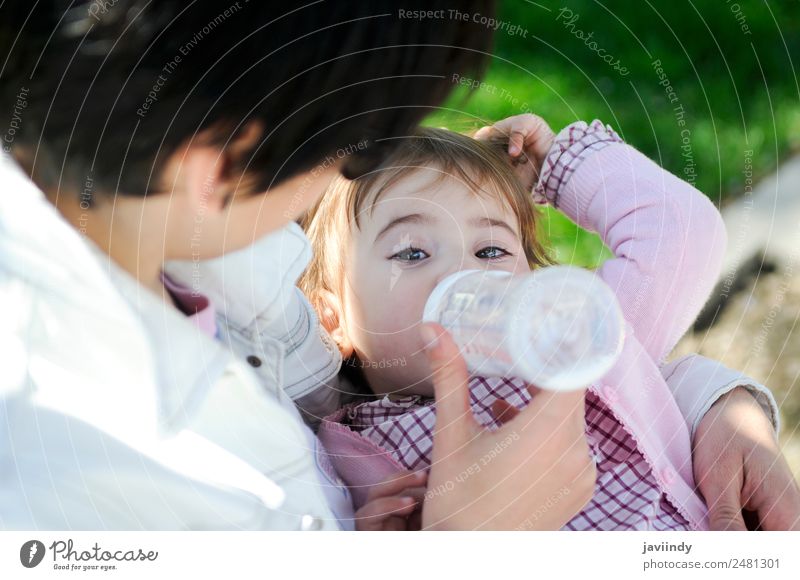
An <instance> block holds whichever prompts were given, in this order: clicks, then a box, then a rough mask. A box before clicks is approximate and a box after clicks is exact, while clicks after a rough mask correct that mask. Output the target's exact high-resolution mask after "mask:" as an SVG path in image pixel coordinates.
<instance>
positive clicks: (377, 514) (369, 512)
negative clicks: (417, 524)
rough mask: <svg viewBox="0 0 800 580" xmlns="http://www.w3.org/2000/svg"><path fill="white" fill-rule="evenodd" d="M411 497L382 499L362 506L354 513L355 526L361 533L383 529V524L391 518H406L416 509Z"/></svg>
mask: <svg viewBox="0 0 800 580" xmlns="http://www.w3.org/2000/svg"><path fill="white" fill-rule="evenodd" d="M417 504H418V502H417V501H416V500H415V499H414V498H413V497H405V496H403V497H398V496H392V497H382V498H379V499H376V500H373V501H370V502H367V503H366V504H364V506H362V507H361V509H359V510H358V511H357V512H356V524H357V526H358V529H359V530H362V531H377V530H381V529H384V523H385V522H387V520H389V519H390V518H392V517H393V516H402V517H405V516H408V515H410V514H411V513H412V512H413V511H414V510H415V509H416V507H417Z"/></svg>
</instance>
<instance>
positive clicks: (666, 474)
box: [661, 469, 675, 485]
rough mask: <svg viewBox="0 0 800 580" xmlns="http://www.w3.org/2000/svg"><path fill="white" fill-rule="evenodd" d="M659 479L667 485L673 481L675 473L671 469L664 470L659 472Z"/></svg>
mask: <svg viewBox="0 0 800 580" xmlns="http://www.w3.org/2000/svg"><path fill="white" fill-rule="evenodd" d="M661 477H662V478H663V479H664V483H666V484H667V485H669V484H670V483H672V482H673V481H675V472H674V471H672V470H671V469H665V470H664V471H662V472H661Z"/></svg>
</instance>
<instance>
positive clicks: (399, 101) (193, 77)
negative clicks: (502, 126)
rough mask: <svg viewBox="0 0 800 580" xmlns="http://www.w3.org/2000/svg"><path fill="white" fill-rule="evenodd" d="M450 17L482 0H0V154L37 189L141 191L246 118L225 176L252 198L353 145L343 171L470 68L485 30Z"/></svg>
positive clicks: (367, 160)
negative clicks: (257, 129)
mask: <svg viewBox="0 0 800 580" xmlns="http://www.w3.org/2000/svg"><path fill="white" fill-rule="evenodd" d="M456 8H457V10H458V11H459V13H461V14H464V13H467V14H480V15H483V16H488V17H491V16H492V15H493V13H494V2H493V1H492V0H468V1H462V2H459V3H458V4H457V5H455V3H450V2H443V1H440V0H427V1H426V0H419V1H413V0H407V1H403V2H390V1H381V0H377V1H372V0H371V1H369V2H367V1H363V2H355V1H350V0H331V1H318V2H313V1H310V2H295V1H292V0H284V1H279V2H273V1H271V0H253V1H248V0H238V1H235V2H231V1H230V0H225V1H223V2H219V1H215V0H194V1H193V0H94V1H92V2H87V1H85V0H77V1H67V0H40V1H38V2H33V3H31V2H27V1H22V0H11V1H6V2H4V3H3V4H2V5H1V6H0V111H1V112H3V113H5V114H6V115H5V116H6V117H10V116H12V113H13V117H14V119H15V124H14V131H13V135H11V137H12V138H11V139H10V140H9V139H8V138H6V141H7V143H4V145H8V143H9V142H10V143H11V145H10V147H13V148H22V149H24V150H25V151H28V152H29V153H30V155H31V156H32V159H35V163H33V164H32V167H33V168H32V171H33V172H34V174H35V175H36V179H37V180H38V181H42V182H45V183H48V184H50V185H56V184H58V185H60V186H61V187H67V188H69V189H77V190H78V191H81V190H84V194H82V195H85V189H86V187H85V184H86V183H88V182H91V184H92V189H95V190H99V191H107V192H110V193H114V192H119V193H123V194H144V193H146V192H147V191H148V190H153V187H154V182H155V180H156V178H157V177H158V175H159V173H160V169H161V168H162V167H163V162H164V161H165V160H166V158H168V157H169V156H170V155H171V154H172V153H174V151H175V150H176V149H177V148H178V147H179V146H180V145H181V144H182V143H186V142H188V140H189V139H191V138H192V137H193V136H195V135H196V134H198V133H199V132H202V131H206V130H210V131H207V134H213V135H215V137H213V141H214V144H216V145H224V143H225V142H226V141H227V140H228V139H230V138H232V137H235V136H236V135H237V133H238V131H239V130H241V129H242V128H243V127H244V126H245V124H246V123H247V122H249V121H258V122H260V124H261V125H262V126H263V127H264V135H263V139H262V140H261V142H260V143H258V145H257V146H255V147H254V148H253V150H252V151H250V152H249V154H248V155H243V156H241V157H242V159H241V164H242V167H234V168H231V170H240V171H244V170H245V169H247V172H248V176H249V177H252V178H253V185H254V188H257V190H259V191H263V190H264V189H266V188H268V187H270V186H272V185H274V184H276V183H278V182H280V181H282V180H284V179H286V178H288V177H291V176H293V175H296V174H298V173H299V172H302V171H306V170H309V169H311V168H313V167H314V166H316V165H318V164H320V163H321V162H324V160H325V159H326V158H339V157H342V156H344V154H345V153H347V152H350V151H354V150H355V151H356V153H355V154H354V155H349V156H347V163H346V165H345V168H344V173H345V175H348V176H350V177H355V176H357V175H359V174H361V173H363V172H365V171H367V170H369V169H371V168H372V167H374V166H375V165H377V164H378V163H379V162H380V160H381V159H382V158H383V157H384V156H385V154H386V153H387V152H388V151H387V149H388V147H389V145H381V144H380V143H392V142H393V140H388V141H385V142H383V141H381V142H380V143H378V144H376V143H375V139H376V138H382V137H392V136H395V135H401V134H407V133H408V132H409V131H411V130H412V129H413V127H414V126H415V125H416V124H417V123H418V122H419V121H420V120H421V118H422V117H423V116H425V115H426V114H427V113H428V112H430V110H431V108H432V107H435V106H437V105H438V104H440V103H441V102H442V101H443V99H444V98H445V97H446V96H447V94H448V93H449V92H450V90H451V88H452V87H453V83H452V79H453V78H454V77H453V75H456V74H457V75H460V77H463V76H472V77H475V78H478V77H480V76H481V74H482V73H483V70H484V67H485V64H486V61H487V58H488V54H489V53H490V52H491V31H490V30H489V29H487V28H486V27H485V26H482V25H480V24H477V23H474V22H472V19H471V18H470V19H468V20H464V19H463V18H455V19H453V18H450V14H452V13H451V12H450V9H456ZM476 20H478V21H479V20H480V19H476ZM7 137H8V135H7ZM365 145H367V146H366V148H365Z"/></svg>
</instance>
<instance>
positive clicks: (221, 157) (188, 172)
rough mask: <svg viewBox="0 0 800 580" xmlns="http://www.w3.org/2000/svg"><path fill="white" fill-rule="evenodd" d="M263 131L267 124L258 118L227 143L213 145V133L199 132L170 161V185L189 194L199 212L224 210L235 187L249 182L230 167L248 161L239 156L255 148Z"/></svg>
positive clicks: (192, 203)
mask: <svg viewBox="0 0 800 580" xmlns="http://www.w3.org/2000/svg"><path fill="white" fill-rule="evenodd" d="M209 131H210V130H209ZM262 135H263V127H262V125H261V124H260V123H258V122H256V121H251V122H250V123H248V124H247V125H245V126H244V127H243V128H242V129H241V130H240V131H239V132H238V133H237V134H236V136H234V137H232V138H231V139H230V141H228V142H227V143H226V145H225V146H224V147H219V146H216V145H210V144H208V142H209V139H210V137H209V136H206V135H203V134H200V135H198V136H197V137H195V139H194V140H193V142H192V143H191V144H189V145H187V146H186V147H184V148H182V149H180V150H178V151H176V152H175V153H174V154H173V156H172V158H171V159H170V160H169V161H168V162H167V170H166V171H165V175H166V176H167V179H169V180H170V181H171V183H170V184H169V185H170V186H172V185H173V184H174V186H173V187H171V188H172V189H182V190H184V191H185V192H186V193H187V194H188V202H189V204H190V206H191V207H192V208H194V210H195V212H196V213H197V214H198V215H202V214H204V213H206V212H211V213H218V212H221V211H222V210H224V209H225V207H226V206H227V204H228V202H229V201H230V199H231V197H232V196H233V193H234V190H235V188H236V187H237V186H238V187H241V186H243V185H245V184H246V180H243V179H242V176H241V175H231V174H230V173H231V172H230V168H231V167H236V166H243V165H246V163H244V164H242V163H240V161H241V159H239V158H240V157H242V156H244V155H246V154H247V153H248V152H249V151H251V150H252V148H253V147H255V145H257V144H258V140H259V139H261V137H262Z"/></svg>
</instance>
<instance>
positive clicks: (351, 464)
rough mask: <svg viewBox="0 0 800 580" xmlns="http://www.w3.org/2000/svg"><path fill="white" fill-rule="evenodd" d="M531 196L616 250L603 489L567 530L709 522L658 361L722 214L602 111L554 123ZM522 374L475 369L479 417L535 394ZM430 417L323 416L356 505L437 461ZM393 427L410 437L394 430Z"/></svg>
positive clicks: (707, 283)
mask: <svg viewBox="0 0 800 580" xmlns="http://www.w3.org/2000/svg"><path fill="white" fill-rule="evenodd" d="M534 198H535V199H537V201H539V202H541V203H544V202H546V203H550V204H551V205H553V206H555V207H557V208H558V209H559V210H561V211H562V212H564V213H565V214H566V215H567V216H568V217H569V218H570V219H572V220H573V221H574V222H575V223H577V224H578V225H580V226H581V227H583V228H585V229H587V230H590V231H594V232H597V233H598V234H599V235H600V236H601V237H602V239H603V241H604V242H605V244H606V245H607V246H608V247H609V248H610V249H611V251H612V252H613V254H614V257H613V258H611V259H609V260H607V261H606V262H605V263H604V264H603V265H602V266H601V267H600V268H599V269H598V271H597V274H598V275H599V276H600V277H601V278H602V279H603V280H604V281H605V282H606V283H607V284H608V285H609V286H610V287H611V288H612V289H613V290H614V292H615V293H616V295H617V298H618V300H619V302H620V305H621V307H622V310H623V314H624V317H625V320H626V337H625V342H624V346H623V350H622V354H621V356H620V358H619V360H618V362H617V364H616V365H615V366H614V368H613V369H612V370H611V371H610V372H608V373H607V374H606V375H605V376H604V377H603V378H602V379H601V380H600V381H598V382H597V383H596V384H594V385H591V387H590V388H589V390H588V392H587V405H586V423H587V438H588V439H589V443H590V447H591V448H592V452H593V454H595V460H596V461H598V460H599V463H598V484H597V486H596V491H595V497H594V498H593V500H592V502H591V503H590V505H589V506H587V508H585V509H584V511H583V512H581V514H579V515H578V516H576V518H575V519H574V520H572V521H571V522H570V525H568V526H567V528H569V529H624V528H626V522H629V521H632V522H635V523H633V524H631V525H630V527H646V528H650V529H695V530H703V529H707V528H708V522H707V509H706V506H705V505H704V503H703V501H702V500H701V498H700V497H699V496H698V494H697V492H696V491H695V482H694V477H693V473H692V459H691V457H692V455H691V441H690V432H689V427H688V426H687V423H686V420H685V419H684V417H683V416H682V414H681V412H680V410H679V408H678V406H677V404H676V402H675V398H674V396H673V393H672V392H671V391H670V388H669V387H668V386H667V383H666V380H665V376H664V375H663V374H662V372H661V370H660V366H661V364H662V362H663V360H664V358H665V357H666V356H667V355H668V354H669V352H670V351H671V350H672V348H673V347H674V346H675V344H676V343H677V341H678V339H679V338H680V337H681V336H682V335H683V334H684V332H686V330H687V329H688V328H689V326H690V325H691V323H692V322H693V321H694V319H695V317H696V316H697V314H698V313H699V311H700V309H701V307H702V306H703V304H704V302H705V301H706V299H707V298H708V295H709V293H710V292H711V290H712V288H713V286H714V284H715V282H716V280H717V278H718V275H719V271H720V268H721V262H722V256H723V252H724V249H725V244H726V233H725V229H724V225H723V223H722V220H721V217H720V214H719V212H718V211H717V209H716V207H715V206H714V205H713V204H712V203H711V202H710V201H709V200H708V198H707V197H705V196H704V195H703V194H701V193H700V192H699V191H697V190H696V189H695V188H694V187H692V186H691V185H690V184H688V183H686V182H685V181H682V180H681V179H679V178H677V177H676V176H674V175H672V174H670V173H669V172H667V171H665V170H663V169H662V168H661V167H659V166H658V165H657V164H655V163H654V162H653V161H651V160H650V159H648V158H647V157H645V156H644V155H642V154H641V153H640V152H638V151H637V150H636V149H634V148H633V147H631V146H629V145H626V144H624V143H623V142H622V141H621V140H620V139H619V137H618V136H617V135H616V133H614V131H613V130H611V128H610V127H605V126H603V125H602V124H601V123H600V122H599V121H595V122H593V123H592V124H591V125H587V124H586V123H583V122H579V123H574V124H572V125H570V126H568V127H567V128H565V129H564V130H563V131H561V133H559V135H558V136H557V137H556V139H555V142H554V144H553V146H552V148H551V150H550V152H549V153H548V156H547V158H546V160H545V164H544V167H543V170H542V175H541V178H540V180H539V183H538V184H537V186H536V188H535V189H534ZM517 383H519V381H516V382H515V380H513V379H511V380H508V379H506V380H503V379H488V380H487V379H485V378H483V377H473V378H472V380H471V382H470V388H471V392H472V403H473V410H474V411H475V413H476V416H477V417H478V418H479V420H482V422H483V423H484V424H487V425H490V424H491V421H492V419H491V417H490V416H489V415H488V414H487V413H488V407H489V406H490V405H491V401H492V400H493V398H497V397H502V398H505V399H506V400H509V402H512V403H513V404H515V405H517V406H524V405H525V404H527V402H528V400H527V399H526V393H527V391H525V390H524V388H522V385H521V384H517ZM434 414H435V406H434V404H433V401H430V400H419V399H418V398H409V399H408V400H400V401H394V402H391V403H390V402H389V401H388V400H383V401H376V402H371V403H367V404H365V405H362V406H361V407H351V408H346V409H342V410H340V411H339V412H338V413H337V414H335V415H334V416H331V417H329V418H328V419H326V420H325V421H323V423H322V426H321V427H320V431H319V437H320V440H321V441H322V443H323V444H324V446H325V448H326V449H327V451H328V452H329V454H330V456H331V459H332V461H333V463H334V465H335V467H336V469H337V471H338V472H339V474H340V475H341V476H342V478H343V479H344V481H345V482H346V483H348V485H350V487H351V491H352V492H353V496H354V499H355V501H356V504H357V506H358V504H360V503H363V501H364V500H365V498H366V495H367V493H368V491H369V488H370V487H371V486H372V485H374V484H376V483H378V482H380V481H382V480H383V479H385V478H386V477H388V476H389V475H391V473H392V472H394V471H397V470H399V469H404V468H412V469H414V468H427V467H428V466H429V462H430V454H429V449H430V444H431V443H432V429H433V421H434ZM398 420H400V422H399V423H398ZM387 421H388V423H387ZM402 421H405V423H403V422H402ZM354 425H355V427H354ZM387 425H388V426H390V427H391V428H394V427H396V426H397V425H400V426H403V425H405V427H403V429H402V431H409V432H410V433H413V432H416V434H413V435H409V434H406V433H401V434H399V435H394V436H388V437H387ZM392 432H394V431H392ZM420 433H421V434H420ZM410 449H412V450H414V451H413V454H415V455H413V456H409V455H408V453H409V450H410ZM415 461H416V462H417V463H414V462H415ZM604 476H606V478H605V481H603V477H604ZM636 486H638V487H636ZM620 496H625V497H626V499H625V501H620ZM630 498H638V499H642V507H641V508H637V509H638V510H639V513H638V514H630V513H629V512H630V509H629V508H630V505H631V499H630ZM646 511H647V512H648V513H644V512H646ZM650 512H652V513H650ZM620 514H623V515H624V516H625V518H627V519H624V518H623V519H620ZM637 515H638V520H637V518H636V517H632V516H637ZM642 522H644V523H642Z"/></svg>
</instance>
